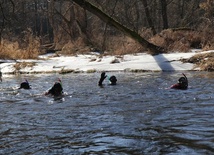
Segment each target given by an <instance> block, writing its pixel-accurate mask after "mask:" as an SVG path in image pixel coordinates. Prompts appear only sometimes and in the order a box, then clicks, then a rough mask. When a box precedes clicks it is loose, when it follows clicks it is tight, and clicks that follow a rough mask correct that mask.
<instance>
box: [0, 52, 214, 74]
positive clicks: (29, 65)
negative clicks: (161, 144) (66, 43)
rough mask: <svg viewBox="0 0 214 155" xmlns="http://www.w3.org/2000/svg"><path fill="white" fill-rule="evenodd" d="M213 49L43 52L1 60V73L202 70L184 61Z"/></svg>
mask: <svg viewBox="0 0 214 155" xmlns="http://www.w3.org/2000/svg"><path fill="white" fill-rule="evenodd" d="M208 52H214V51H204V52H202V51H200V52H198V51H192V52H188V53H169V54H159V55H155V56H151V55H149V54H146V53H138V54H127V55H123V56H109V55H107V56H101V55H99V54H97V53H90V54H81V55H76V56H60V55H59V54H58V55H57V56H56V55H55V54H46V55H40V56H39V58H38V59H36V60H30V59H26V60H1V63H0V68H1V72H2V74H55V73H59V74H68V73H95V72H102V71H105V72H134V73H138V72H139V73H140V72H173V71H178V72H179V71H200V68H195V65H194V64H192V63H183V62H182V61H181V60H182V59H188V58H190V57H192V56H194V55H196V54H203V53H208Z"/></svg>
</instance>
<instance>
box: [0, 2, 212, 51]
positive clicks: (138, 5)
mask: <svg viewBox="0 0 214 155" xmlns="http://www.w3.org/2000/svg"><path fill="white" fill-rule="evenodd" d="M87 2H90V3H91V4H92V5H94V6H96V7H97V8H99V9H101V10H102V11H103V12H104V13H106V14H107V15H108V16H110V17H112V18H113V19H115V20H116V21H118V22H119V23H121V24H122V25H124V26H126V27H127V28H129V29H131V30H133V31H135V32H137V33H139V34H140V35H141V36H142V37H144V38H145V39H147V40H149V39H150V38H151V37H152V36H154V35H157V34H159V33H160V32H162V31H163V30H166V29H189V30H194V31H197V32H203V36H204V37H207V38H205V39H206V40H207V42H209V44H214V41H213V42H212V40H214V39H212V38H209V37H211V35H210V34H212V33H213V32H214V31H213V30H212V29H213V25H214V0H87ZM27 31H30V32H31V34H32V35H33V36H35V37H38V38H39V40H40V43H41V45H43V44H49V43H54V48H55V49H62V48H63V46H64V45H65V44H68V43H70V44H74V45H75V44H76V45H78V46H84V45H91V47H96V48H98V49H99V50H103V51H104V50H107V49H110V46H113V43H108V41H109V40H111V37H116V36H120V37H119V38H118V40H121V39H123V37H124V36H123V34H122V33H121V32H120V31H118V30H117V29H115V28H114V27H112V26H111V25H110V24H109V23H108V22H103V21H102V20H100V19H99V18H97V17H96V16H95V15H94V14H92V13H90V12H88V11H87V10H86V9H84V7H80V6H79V5H77V4H76V3H75V1H72V0H0V39H1V40H2V39H4V40H9V41H17V40H18V41H19V42H20V44H21V40H22V38H23V36H24V35H25V33H26V32H27ZM148 32H149V33H148ZM208 34H209V35H208ZM204 42H205V41H204ZM206 44H208V43H206ZM210 47H211V45H210ZM213 47H214V45H213Z"/></svg>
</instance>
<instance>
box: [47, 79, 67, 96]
mask: <svg viewBox="0 0 214 155" xmlns="http://www.w3.org/2000/svg"><path fill="white" fill-rule="evenodd" d="M45 95H53V96H55V97H56V96H61V95H63V88H62V82H61V80H60V79H58V81H56V82H55V83H54V85H53V86H52V88H51V89H49V90H48V91H47V92H45Z"/></svg>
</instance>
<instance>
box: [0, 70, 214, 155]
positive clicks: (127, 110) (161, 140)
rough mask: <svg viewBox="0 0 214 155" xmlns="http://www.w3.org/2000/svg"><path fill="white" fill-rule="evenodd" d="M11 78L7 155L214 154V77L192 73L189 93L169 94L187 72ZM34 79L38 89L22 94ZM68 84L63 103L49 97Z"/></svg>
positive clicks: (3, 129) (1, 126)
mask: <svg viewBox="0 0 214 155" xmlns="http://www.w3.org/2000/svg"><path fill="white" fill-rule="evenodd" d="M107 74H108V75H113V74H114V75H116V77H117V79H118V84H117V85H116V86H110V85H108V81H107V80H106V81H105V82H104V84H105V85H104V87H102V88H101V87H99V86H98V85H97V83H98V80H99V77H100V73H90V74H84V73H79V74H74V73H72V74H65V75H60V74H51V75H49V74H48V75H19V76H17V75H16V76H15V75H4V76H3V82H2V83H1V84H0V90H1V91H0V109H1V112H0V154H10V155H11V154H15V155H22V154H33V155H59V154H63V155H70V154H75V155H76V154H77V155H79V154H81V155H82V154H85V155H89V154H90V155H101V154H103V155H104V154H105V155H107V154H111V155H140V154H152V155H153V154H154V155H156V154H157V155H159V154H162V155H164V154H170V155H174V154H175V155H177V154H179V155H180V154H194V155H197V154H198V155H201V154H213V153H214V93H213V88H214V80H213V78H214V73H208V72H185V74H186V75H187V77H188V79H189V89H188V90H172V89H167V88H168V87H169V86H170V85H172V84H174V83H175V82H177V80H178V78H179V77H180V76H181V75H182V74H181V73H180V72H149V73H124V72H116V73H112V72H109V73H107ZM24 78H26V79H28V81H29V82H30V84H31V87H32V89H31V90H18V89H17V87H18V86H19V84H20V83H21V82H22V81H23V80H24ZM57 78H61V80H62V83H63V88H64V92H65V93H66V95H65V96H64V97H63V98H57V99H54V98H52V97H48V96H44V95H43V93H44V92H45V91H46V90H47V89H48V88H50V87H51V85H53V83H54V81H56V79H57Z"/></svg>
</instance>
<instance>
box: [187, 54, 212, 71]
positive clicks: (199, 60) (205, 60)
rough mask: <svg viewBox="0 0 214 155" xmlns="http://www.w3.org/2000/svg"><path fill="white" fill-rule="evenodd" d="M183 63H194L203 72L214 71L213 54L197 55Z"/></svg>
mask: <svg viewBox="0 0 214 155" xmlns="http://www.w3.org/2000/svg"><path fill="white" fill-rule="evenodd" d="M183 61H184V62H189V63H194V64H196V66H197V67H200V69H201V70H203V71H214V53H206V54H197V55H195V56H193V57H191V58H189V59H187V60H183Z"/></svg>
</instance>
